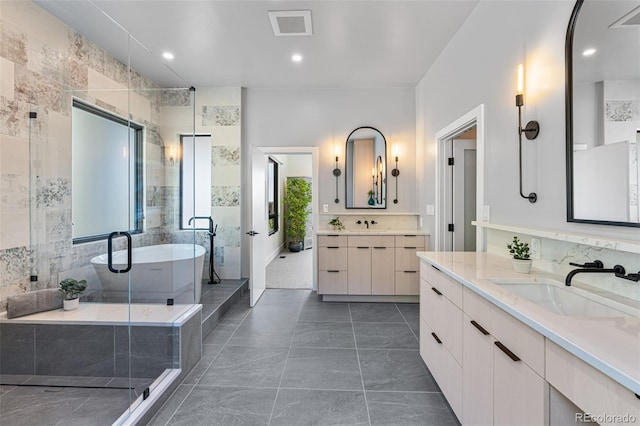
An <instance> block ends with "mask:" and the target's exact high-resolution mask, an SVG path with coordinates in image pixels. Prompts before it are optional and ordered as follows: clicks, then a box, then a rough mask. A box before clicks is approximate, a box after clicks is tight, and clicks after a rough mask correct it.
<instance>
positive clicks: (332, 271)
mask: <svg viewBox="0 0 640 426" xmlns="http://www.w3.org/2000/svg"><path fill="white" fill-rule="evenodd" d="M327 272H330V273H332V274H335V273H338V272H340V271H336V270H329V271H327Z"/></svg>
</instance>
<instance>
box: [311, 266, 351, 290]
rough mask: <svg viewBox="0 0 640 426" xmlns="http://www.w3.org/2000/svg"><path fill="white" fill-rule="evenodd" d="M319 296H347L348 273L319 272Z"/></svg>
mask: <svg viewBox="0 0 640 426" xmlns="http://www.w3.org/2000/svg"><path fill="white" fill-rule="evenodd" d="M318 294H347V271H333V270H331V271H318Z"/></svg>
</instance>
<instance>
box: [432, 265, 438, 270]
mask: <svg viewBox="0 0 640 426" xmlns="http://www.w3.org/2000/svg"><path fill="white" fill-rule="evenodd" d="M431 267H432V268H433V269H435V270H436V271H439V270H440V269H438V268H437V267H436V266H435V265H431Z"/></svg>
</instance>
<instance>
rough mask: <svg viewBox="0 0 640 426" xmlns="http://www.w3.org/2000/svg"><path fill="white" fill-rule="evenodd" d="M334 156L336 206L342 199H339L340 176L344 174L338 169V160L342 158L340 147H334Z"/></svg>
mask: <svg viewBox="0 0 640 426" xmlns="http://www.w3.org/2000/svg"><path fill="white" fill-rule="evenodd" d="M333 154H334V155H335V156H336V167H335V168H334V169H333V175H334V176H335V177H336V199H335V200H333V201H334V202H335V203H336V204H338V203H339V202H340V198H338V183H339V180H340V175H341V174H342V172H341V171H340V168H339V167H338V160H339V158H340V147H339V146H338V145H334V146H333Z"/></svg>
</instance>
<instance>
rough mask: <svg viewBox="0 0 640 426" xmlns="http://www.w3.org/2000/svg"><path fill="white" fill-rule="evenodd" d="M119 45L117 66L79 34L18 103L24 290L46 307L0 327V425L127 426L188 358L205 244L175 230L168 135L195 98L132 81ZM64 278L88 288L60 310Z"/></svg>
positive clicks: (184, 123)
mask: <svg viewBox="0 0 640 426" xmlns="http://www.w3.org/2000/svg"><path fill="white" fill-rule="evenodd" d="M107 25H112V23H111V22H105V26H107ZM120 36H121V37H120V39H119V40H120V42H121V43H124V44H126V45H127V46H128V49H129V52H130V54H129V55H128V56H129V57H127V58H125V59H118V58H115V57H111V56H110V55H109V53H108V52H106V51H105V50H103V49H101V48H100V47H98V46H96V45H93V44H92V43H91V42H89V41H88V40H86V39H84V38H82V36H80V35H79V34H78V35H77V38H76V40H75V48H77V49H78V51H77V52H75V53H73V54H75V55H76V56H77V57H74V60H75V61H77V62H78V63H77V64H74V67H76V68H77V69H75V71H73V72H69V73H68V75H66V76H65V77H64V78H61V79H60V81H53V80H52V81H50V82H48V84H47V85H46V87H47V88H46V89H45V90H31V91H30V92H29V93H28V94H25V95H24V96H25V101H24V105H25V107H24V113H25V114H24V115H25V117H28V118H25V123H24V126H23V127H24V135H25V138H24V139H25V143H26V142H27V139H28V152H29V158H28V162H29V176H28V178H25V179H24V182H21V181H20V180H19V179H18V180H16V181H15V182H14V184H15V189H16V193H19V192H20V191H18V190H19V189H22V190H23V191H22V192H23V193H24V194H23V195H22V198H19V199H17V200H16V203H18V204H20V203H22V204H24V206H25V209H26V208H27V207H28V233H29V242H28V247H27V249H28V250H27V251H28V256H29V259H28V262H26V263H25V280H24V284H23V290H24V295H29V296H34V299H33V300H34V301H35V298H36V297H37V296H40V297H44V298H43V299H39V300H38V303H36V305H38V306H40V307H41V308H43V309H42V312H39V313H32V314H28V315H24V316H19V317H16V318H12V319H5V318H6V317H5V318H3V319H0V339H1V342H0V378H1V379H2V383H1V384H2V386H1V391H2V392H1V395H0V398H1V402H2V403H1V404H0V423H2V424H4V423H5V422H6V423H7V424H11V423H12V421H11V419H12V418H14V417H13V416H16V417H15V418H16V419H17V418H18V417H20V419H22V421H24V419H25V417H24V416H25V415H28V416H30V417H29V418H30V419H32V420H33V422H32V423H33V424H42V423H45V420H44V419H46V422H52V421H55V422H56V423H59V424H65V423H78V424H83V423H85V422H87V423H88V422H92V423H93V422H95V421H98V423H104V424H111V423H115V424H119V423H122V422H124V421H127V420H132V419H133V421H134V422H135V421H137V419H138V418H139V417H138V416H140V415H141V414H140V412H141V411H140V410H141V408H140V407H143V406H144V403H143V399H144V394H145V393H147V392H150V393H151V395H153V394H154V392H160V386H157V383H160V382H162V381H163V380H164V381H165V382H166V381H167V380H172V379H173V378H176V377H177V374H178V373H177V371H178V369H179V368H183V369H184V365H185V364H184V362H185V361H184V360H183V359H182V357H184V356H185V355H184V354H185V351H187V353H189V354H190V355H189V356H191V358H192V359H191V362H193V357H196V356H197V358H198V359H199V355H200V353H199V352H198V351H197V350H196V351H195V352H194V353H191V352H189V350H190V349H189V348H190V347H194V348H197V349H198V350H199V348H200V345H199V343H200V342H198V340H201V334H199V333H198V332H199V331H200V321H199V318H200V316H199V315H195V314H194V312H199V311H198V309H199V308H200V307H199V305H197V303H198V302H199V297H200V294H201V293H200V291H201V285H202V272H203V270H204V267H205V265H204V263H205V261H206V260H205V259H208V255H207V256H205V253H206V251H207V250H208V241H209V239H208V238H209V235H208V233H207V232H206V231H200V230H197V229H194V228H197V227H199V225H200V223H198V224H197V226H196V224H195V223H194V225H193V227H192V228H189V229H181V226H180V195H179V194H180V191H179V188H180V182H181V179H182V176H181V173H180V161H178V160H179V159H180V156H181V152H180V149H179V148H180V138H181V137H182V136H184V135H190V136H191V137H195V135H196V132H195V91H194V90H191V89H189V88H163V87H161V86H160V85H159V84H157V83H155V82H153V81H151V80H150V79H149V78H147V77H145V76H143V75H141V74H139V73H138V72H136V71H135V68H134V64H135V60H134V59H132V58H134V57H135V54H140V53H139V50H140V49H138V48H135V49H134V48H132V47H131V46H133V45H135V42H134V41H133V40H132V39H130V38H129V36H128V35H127V34H125V33H124V32H123V33H122V34H121V35H120ZM116 39H117V37H114V38H112V41H113V42H114V43H116V41H115V40H116ZM144 54H145V55H149V52H145V53H144ZM145 60H149V58H145ZM158 66H161V65H160V64H159V65H158ZM55 77H59V76H57V75H55V74H52V76H51V78H55ZM42 78H43V80H44V77H42ZM47 81H48V80H47ZM37 87H44V85H42V86H37ZM172 157H174V158H173V159H172ZM182 160H183V161H190V162H193V163H195V157H193V156H192V157H191V158H188V159H182ZM27 193H28V195H27ZM67 278H71V279H74V280H76V281H78V282H80V283H82V282H84V281H86V288H85V289H84V291H83V292H82V293H81V295H80V303H79V306H78V307H77V308H76V309H74V310H69V311H67V310H64V309H63V308H62V307H59V306H58V305H57V303H59V302H60V300H55V299H56V296H59V294H60V293H59V292H58V288H59V283H60V282H61V281H62V280H65V279H67ZM37 290H50V293H47V294H46V295H44V296H43V294H44V293H43V292H40V293H35V292H36V291H37ZM43 300H45V301H46V304H45V305H42V304H41V303H40V302H42V301H43ZM167 305H171V306H167ZM185 318H187V319H186V320H185ZM196 318H197V321H196ZM187 327H189V330H188V331H189V332H188V333H186V334H188V339H187V338H183V334H182V333H183V331H184V329H185V328H187ZM189 339H190V340H189ZM196 362H197V360H196ZM20 404H22V405H20Z"/></svg>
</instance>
